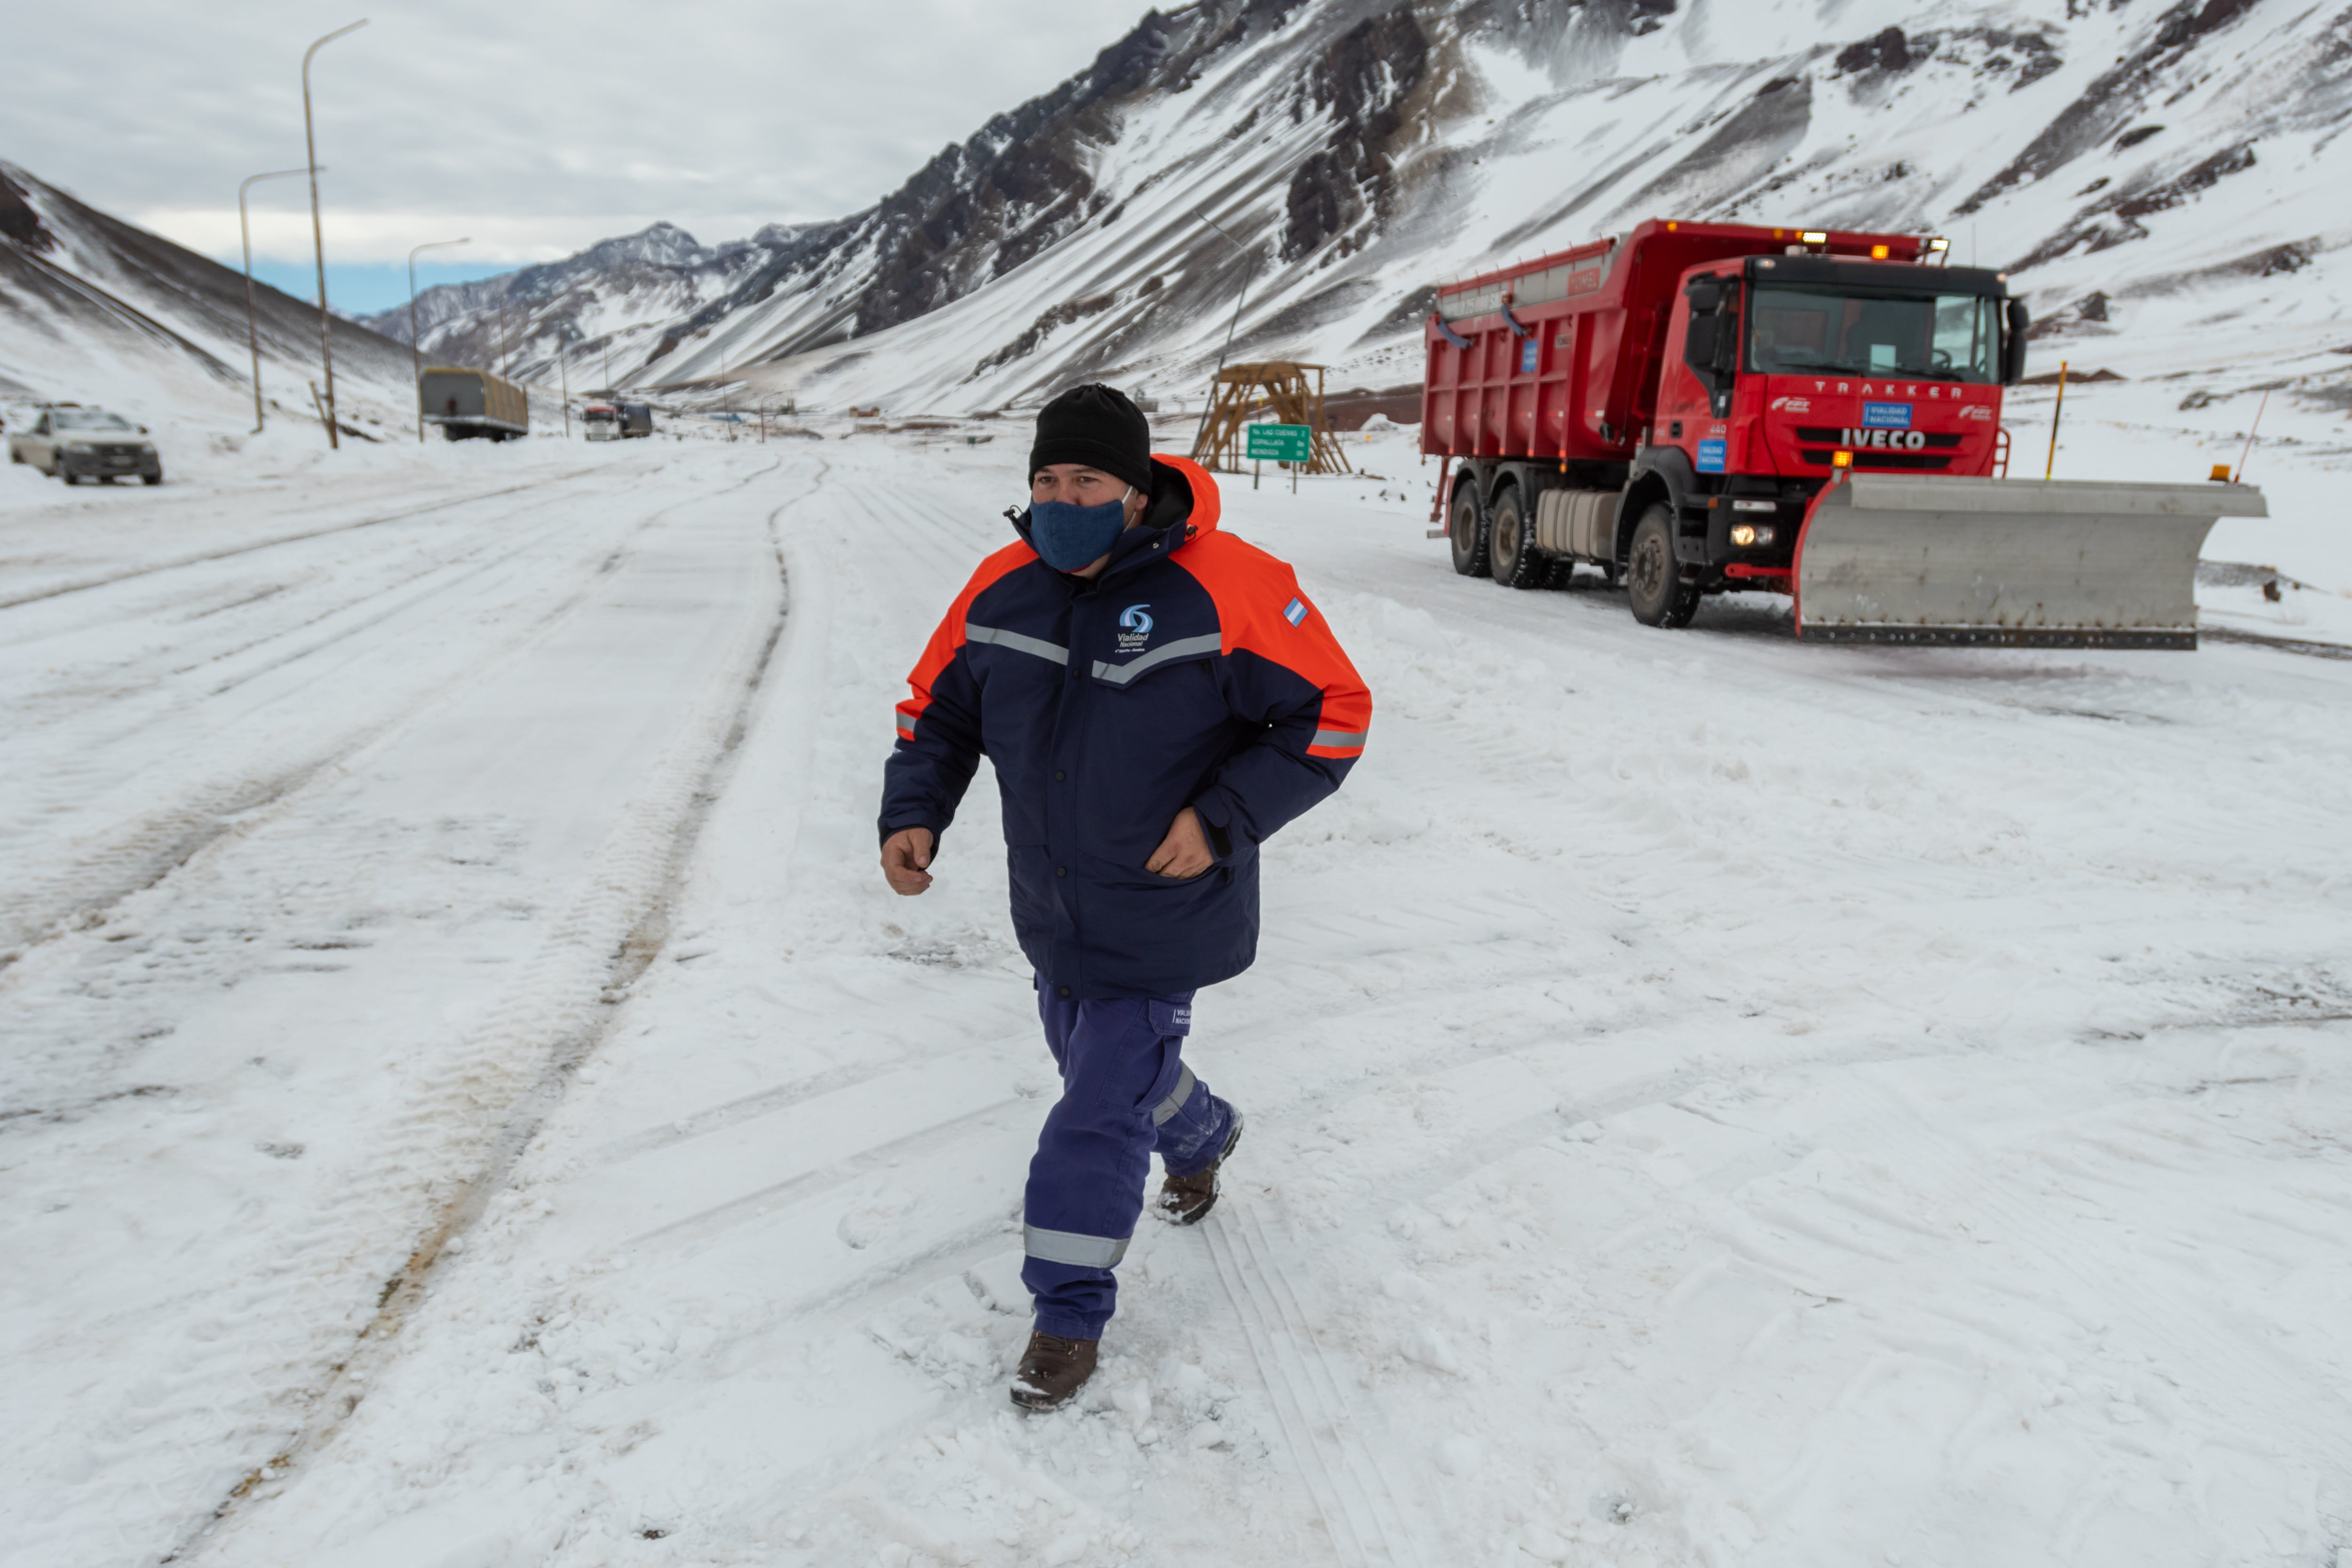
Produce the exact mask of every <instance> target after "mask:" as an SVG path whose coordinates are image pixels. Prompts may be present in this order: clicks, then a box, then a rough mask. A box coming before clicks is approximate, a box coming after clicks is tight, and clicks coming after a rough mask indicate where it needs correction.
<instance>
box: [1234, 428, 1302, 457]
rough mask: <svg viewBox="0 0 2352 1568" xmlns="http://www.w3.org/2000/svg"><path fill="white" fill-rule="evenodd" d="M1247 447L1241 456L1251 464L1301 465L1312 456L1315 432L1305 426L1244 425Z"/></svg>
mask: <svg viewBox="0 0 2352 1568" xmlns="http://www.w3.org/2000/svg"><path fill="white" fill-rule="evenodd" d="M1242 428H1243V429H1244V430H1245V431H1247V432H1248V433H1249V445H1248V446H1247V447H1246V448H1244V452H1243V454H1242V455H1243V456H1244V457H1246V458H1249V459H1250V460H1251V461H1253V462H1257V461H1265V462H1269V463H1303V462H1306V461H1307V459H1308V458H1311V457H1312V456H1313V455H1314V451H1315V432H1314V430H1313V429H1312V428H1311V427H1309V426H1305V425H1244V426H1242Z"/></svg>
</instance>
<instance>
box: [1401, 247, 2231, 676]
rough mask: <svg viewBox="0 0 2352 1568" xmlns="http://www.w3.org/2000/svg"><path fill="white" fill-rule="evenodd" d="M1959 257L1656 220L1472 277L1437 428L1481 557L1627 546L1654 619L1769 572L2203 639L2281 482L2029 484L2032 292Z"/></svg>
mask: <svg viewBox="0 0 2352 1568" xmlns="http://www.w3.org/2000/svg"><path fill="white" fill-rule="evenodd" d="M1947 260H1948V251H1947V249H1946V248H1945V245H1944V242H1943V241H1942V240H1940V239H1936V238H1932V237H1923V236H1919V235H1900V234H1867V233H1855V232H1842V231H1823V230H1801V229H1789V228H1768V227H1762V226H1751V225H1745V224H1703V223H1682V222H1671V221H1659V220H1654V221H1651V222H1647V223H1643V224H1642V225H1641V226H1638V227H1636V228H1634V229H1633V231H1632V232H1631V233H1629V234H1625V235H1622V236H1618V237H1611V238H1607V239H1602V240H1599V241H1596V242H1594V243H1592V244H1590V245H1585V246H1580V247H1576V248H1574V249H1571V250H1567V251H1563V252H1560V253H1559V254H1557V255H1553V256H1547V257H1543V258H1538V259H1536V260H1534V261H1530V262H1525V263H1521V264H1518V265H1517V266H1514V267H1511V268H1507V269H1505V270H1501V271H1496V272H1492V273H1487V274H1485V275H1483V276H1479V277H1475V278H1470V279H1464V280H1462V281H1460V282H1457V283H1454V284H1450V285H1446V286H1444V287H1442V288H1441V289H1439V290H1438V292H1437V303H1436V310H1434V312H1433V314H1432V315H1431V317H1430V319H1429V321H1428V324H1427V330H1426V332H1425V333H1424V338H1425V343H1426V351H1425V352H1426V363H1425V371H1424V376H1423V394H1422V397H1423V409H1422V449H1423V451H1424V452H1426V453H1429V454H1431V455H1433V456H1438V457H1442V458H1445V459H1447V461H1446V466H1445V469H1444V477H1443V478H1442V479H1441V481H1440V484H1439V487H1438V496H1437V507H1438V509H1439V515H1442V516H1443V518H1444V529H1443V532H1444V536H1445V537H1447V538H1448V539H1449V541H1450V542H1451V545H1452V551H1453V556H1454V569H1455V570H1456V571H1457V572H1460V573H1462V574H1465V575H1467V576H1483V575H1488V574H1491V575H1492V576H1494V577H1495V579H1496V581H1498V582H1502V583H1506V584H1509V585H1511V586H1513V587H1521V588H1529V587H1538V586H1542V585H1545V584H1551V583H1558V582H1564V581H1565V580H1566V579H1567V577H1568V575H1569V574H1571V573H1573V572H1574V570H1575V569H1576V567H1577V566H1578V565H1580V564H1583V565H1590V566H1592V567H1597V568H1598V569H1599V570H1600V572H1601V574H1603V575H1604V576H1605V577H1606V578H1607V580H1609V581H1610V582H1612V583H1614V582H1618V581H1622V582H1623V583H1624V584H1625V587H1626V592H1627V597H1628V601H1629V604H1630V605H1631V607H1632V609H1633V614H1634V616H1635V617H1636V618H1638V619H1640V620H1641V621H1643V622H1644V623H1645V624H1648V625H1652V626H1682V625H1685V624H1687V623H1688V621H1689V620H1690V618H1691V616H1692V615H1693V614H1694V613H1695V611H1696V608H1697V605H1698V604H1699V602H1700V600H1701V599H1702V598H1703V597H1705V596H1706V595H1711V594H1720V593H1725V592H1731V591H1738V590H1760V591H1766V592H1777V593H1785V594H1790V595H1793V596H1794V598H1795V600H1796V609H1797V615H1796V619H1797V626H1798V631H1799V635H1800V636H1802V637H1811V638H1815V639H1820V640H1847V641H1872V642H1941V643H1951V642H1958V643H1993V644H2021V645H2031V646H2084V645H2095V646H2111V647H2195V646H2196V610H2195V605H2194V602H2193V598H2192V596H2191V582H2192V580H2193V576H2194V570H2195V563H2196V556H2197V552H2198V550H2199V548H2200V546H2201V544H2202V543H2203V540H2204V536H2205V534H2206V532H2207V531H2210V528H2211V526H2212V523H2213V521H2214V520H2215V518H2217V517H2219V516H2224V515H2259V514H2260V513H2261V510H2262V500H2261V497H2260V495H2259V493H2258V492H2255V491H2252V490H2249V489H2242V488H2241V487H2235V486H2216V485H2210V484H2208V485H2196V484H2189V485H2163V484H2157V485H2147V484H2098V483H2095V484H2087V485H2086V484H2081V483H2074V482H2055V483H2053V482H2050V481H2044V480H2034V481H2026V480H2010V479H2006V477H2005V474H2006V469H2007V467H2008V461H2007V451H2008V442H2007V437H2006V435H2005V432H2004V431H2003V429H2002V426H2001V396H2002V388H2003V387H2004V386H2008V385H2013V384H2016V383H2017V382H2019V381H2020V380H2021V379H2022V378H2023V375H2024V372H2025V353H2026V328H2027V325H2028V319H2027V314H2026V309H2025V305H2024V303H2023V301H2021V300H2015V299H2012V298H2011V297H2010V294H2009V287H2008V279H2006V278H2005V277H2004V276H2003V275H2002V274H2000V273H1999V272H1995V271H1990V270H1987V269H1983V268H1963V267H1951V266H1948V265H1944V264H1943V263H1945V262H1946V261H1947Z"/></svg>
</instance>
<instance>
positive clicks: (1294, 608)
mask: <svg viewBox="0 0 2352 1568" xmlns="http://www.w3.org/2000/svg"><path fill="white" fill-rule="evenodd" d="M1282 618H1283V619H1284V620H1286V621H1288V622H1289V623H1290V624H1291V625H1292V626H1303V625H1305V624H1306V621H1307V605H1306V603H1305V601H1303V600H1299V599H1293V600H1291V601H1290V603H1288V604H1286V605H1283V606H1282Z"/></svg>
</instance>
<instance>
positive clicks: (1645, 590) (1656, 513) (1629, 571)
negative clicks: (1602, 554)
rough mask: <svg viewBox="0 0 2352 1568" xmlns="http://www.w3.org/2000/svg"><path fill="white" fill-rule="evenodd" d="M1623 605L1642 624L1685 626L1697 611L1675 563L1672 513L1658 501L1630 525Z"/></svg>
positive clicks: (1694, 596) (1694, 597)
mask: <svg viewBox="0 0 2352 1568" xmlns="http://www.w3.org/2000/svg"><path fill="white" fill-rule="evenodd" d="M1625 605H1626V607H1627V608H1629V609H1631V610H1632V611H1633V618H1634V619H1635V620H1637V621H1639V622H1641V623H1642V624H1643V626H1688V625H1690V621H1691V616H1693V615H1694V614H1696V612H1697V610H1698V590H1697V589H1696V587H1693V586H1691V585H1690V584H1685V582H1684V581H1683V579H1682V569H1681V568H1680V567H1679V566H1678V565H1676V564H1675V514H1674V513H1673V512H1672V511H1670V510H1667V508H1666V506H1665V504H1664V502H1663V501H1662V502H1660V503H1658V504H1657V505H1654V506H1653V507H1651V508H1650V510H1647V511H1645V512H1643V514H1642V521H1639V522H1637V523H1635V524H1634V525H1633V548H1632V549H1631V550H1629V551H1628V552H1626V560H1625Z"/></svg>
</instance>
